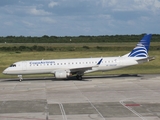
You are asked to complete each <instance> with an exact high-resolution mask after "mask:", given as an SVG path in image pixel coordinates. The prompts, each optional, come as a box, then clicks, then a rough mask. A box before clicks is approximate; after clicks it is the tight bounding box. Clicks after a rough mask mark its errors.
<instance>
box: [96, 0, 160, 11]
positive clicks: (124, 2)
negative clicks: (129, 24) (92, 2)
mask: <svg viewBox="0 0 160 120" xmlns="http://www.w3.org/2000/svg"><path fill="white" fill-rule="evenodd" d="M98 3H99V4H101V6H102V7H103V8H108V9H110V11H152V12H153V11H154V12H155V11H157V10H158V11H159V9H160V1H159V0H100V1H99V2H98Z"/></svg>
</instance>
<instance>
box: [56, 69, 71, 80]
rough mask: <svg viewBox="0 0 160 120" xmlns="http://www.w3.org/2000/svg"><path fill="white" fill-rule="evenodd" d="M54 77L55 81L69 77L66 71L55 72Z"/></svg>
mask: <svg viewBox="0 0 160 120" xmlns="http://www.w3.org/2000/svg"><path fill="white" fill-rule="evenodd" d="M54 75H55V78H57V79H64V78H67V77H68V76H69V73H68V72H67V71H56V72H55V73H54Z"/></svg>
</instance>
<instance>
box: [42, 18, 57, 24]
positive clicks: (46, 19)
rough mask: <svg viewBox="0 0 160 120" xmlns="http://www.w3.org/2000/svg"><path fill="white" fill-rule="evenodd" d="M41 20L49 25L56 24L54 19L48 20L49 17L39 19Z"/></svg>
mask: <svg viewBox="0 0 160 120" xmlns="http://www.w3.org/2000/svg"><path fill="white" fill-rule="evenodd" d="M41 20H42V21H43V22H46V23H49V24H53V23H56V20H54V19H52V18H49V17H44V18H41Z"/></svg>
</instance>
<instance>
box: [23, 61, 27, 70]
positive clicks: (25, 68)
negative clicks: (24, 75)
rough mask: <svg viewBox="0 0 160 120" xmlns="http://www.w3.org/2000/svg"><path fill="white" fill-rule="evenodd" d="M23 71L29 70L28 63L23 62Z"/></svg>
mask: <svg viewBox="0 0 160 120" xmlns="http://www.w3.org/2000/svg"><path fill="white" fill-rule="evenodd" d="M22 70H23V71H25V70H27V62H22Z"/></svg>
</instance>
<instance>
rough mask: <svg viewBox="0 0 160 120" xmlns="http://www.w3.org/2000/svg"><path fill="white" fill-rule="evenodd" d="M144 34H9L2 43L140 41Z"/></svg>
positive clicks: (154, 38) (157, 38)
mask: <svg viewBox="0 0 160 120" xmlns="http://www.w3.org/2000/svg"><path fill="white" fill-rule="evenodd" d="M143 36H144V34H141V35H103V36H82V35H81V36H77V37H76V36H64V37H57V36H47V35H44V36H42V37H31V36H28V37H25V36H7V37H0V43H97V42H138V41H139V40H140V39H141V38H142V37H143ZM152 42H160V35H159V34H153V35H152Z"/></svg>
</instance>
